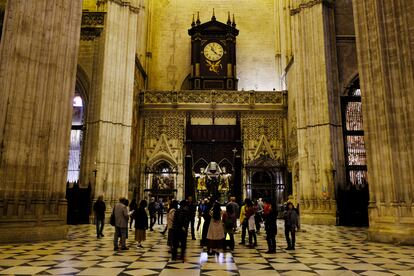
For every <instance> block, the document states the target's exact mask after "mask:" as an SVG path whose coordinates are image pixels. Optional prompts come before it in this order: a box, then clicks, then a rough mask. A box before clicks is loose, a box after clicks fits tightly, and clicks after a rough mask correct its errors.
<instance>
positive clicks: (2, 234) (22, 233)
mask: <svg viewBox="0 0 414 276" xmlns="http://www.w3.org/2000/svg"><path fill="white" fill-rule="evenodd" d="M67 234H68V225H66V224H64V225H50V226H33V227H27V225H24V224H23V223H22V225H21V227H19V226H18V225H13V227H1V228H0V243H2V244H4V243H19V242H33V241H50V240H62V239H66V238H67Z"/></svg>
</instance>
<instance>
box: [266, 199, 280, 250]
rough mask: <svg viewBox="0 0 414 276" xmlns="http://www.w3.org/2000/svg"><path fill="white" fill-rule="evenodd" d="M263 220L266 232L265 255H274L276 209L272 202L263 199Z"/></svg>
mask: <svg viewBox="0 0 414 276" xmlns="http://www.w3.org/2000/svg"><path fill="white" fill-rule="evenodd" d="M263 218H264V224H265V230H266V240H267V247H268V250H267V252H266V253H267V254H271V253H276V234H277V222H276V220H277V207H276V205H275V204H274V202H271V201H270V200H268V199H265V202H264V206H263Z"/></svg>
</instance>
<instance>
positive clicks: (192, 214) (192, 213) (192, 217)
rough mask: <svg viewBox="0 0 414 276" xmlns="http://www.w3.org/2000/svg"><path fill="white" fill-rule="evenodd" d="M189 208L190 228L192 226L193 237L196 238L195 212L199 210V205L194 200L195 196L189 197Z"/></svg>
mask: <svg viewBox="0 0 414 276" xmlns="http://www.w3.org/2000/svg"><path fill="white" fill-rule="evenodd" d="M187 202H188V209H189V210H190V228H191V239H192V240H195V239H196V238H195V233H194V220H195V214H196V211H197V206H196V205H195V203H194V202H193V197H192V196H189V197H188V200H187Z"/></svg>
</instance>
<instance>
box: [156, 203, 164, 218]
mask: <svg viewBox="0 0 414 276" xmlns="http://www.w3.org/2000/svg"><path fill="white" fill-rule="evenodd" d="M156 207H157V214H158V224H164V222H163V219H164V203H163V202H162V198H160V199H159V200H158V205H157V206H156Z"/></svg>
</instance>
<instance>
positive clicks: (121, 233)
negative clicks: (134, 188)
mask: <svg viewBox="0 0 414 276" xmlns="http://www.w3.org/2000/svg"><path fill="white" fill-rule="evenodd" d="M126 202H127V199H126V198H125V197H121V198H120V199H119V202H118V203H117V204H116V205H115V207H114V216H115V234H114V250H118V249H119V247H118V238H120V239H121V250H128V249H129V248H128V247H126V235H127V232H128V217H129V214H128V207H127V205H128V204H126Z"/></svg>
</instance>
